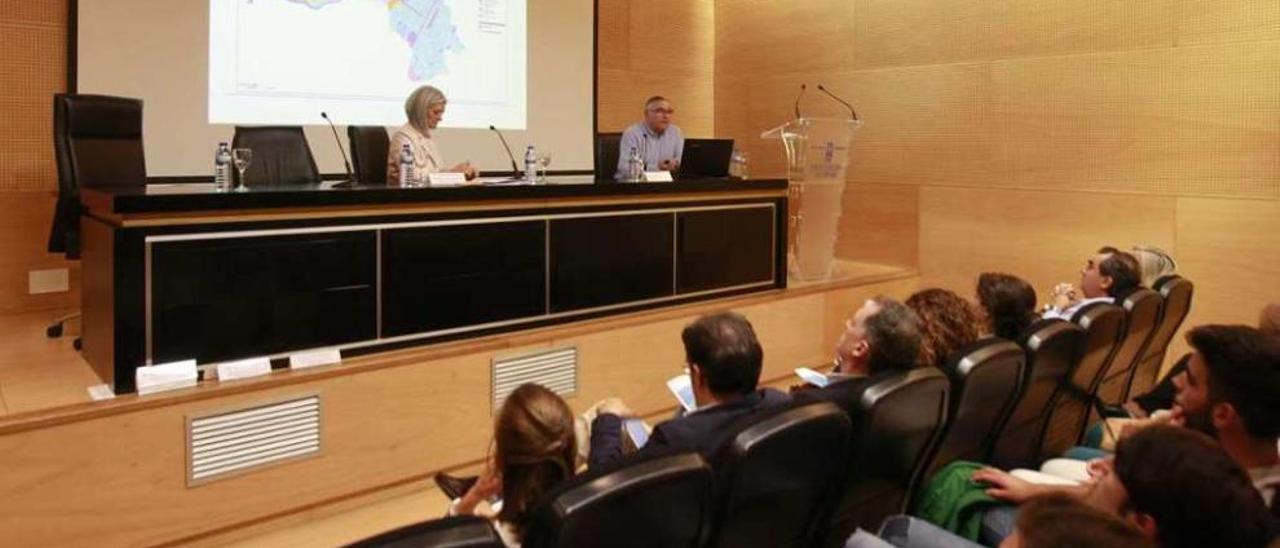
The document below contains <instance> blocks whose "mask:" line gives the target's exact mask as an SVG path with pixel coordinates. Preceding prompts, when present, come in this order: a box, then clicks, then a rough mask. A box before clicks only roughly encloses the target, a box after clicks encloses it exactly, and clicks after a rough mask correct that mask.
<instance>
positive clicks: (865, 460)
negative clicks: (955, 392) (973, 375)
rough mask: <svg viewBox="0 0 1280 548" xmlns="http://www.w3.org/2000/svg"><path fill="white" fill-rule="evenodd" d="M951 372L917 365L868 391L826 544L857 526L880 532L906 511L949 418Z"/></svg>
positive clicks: (861, 402)
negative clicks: (883, 524) (891, 517)
mask: <svg viewBox="0 0 1280 548" xmlns="http://www.w3.org/2000/svg"><path fill="white" fill-rule="evenodd" d="M950 388H951V383H950V381H948V380H947V377H946V375H943V374H942V372H941V371H938V370H937V369H936V368H933V367H926V368H919V369H913V370H911V371H908V372H905V373H899V374H896V375H893V376H891V377H889V378H886V379H884V380H882V381H879V382H877V383H875V384H873V385H871V386H869V387H867V389H866V390H865V391H863V393H862V396H861V397H860V398H859V401H858V406H859V413H858V415H857V416H854V417H853V446H852V447H851V449H850V458H849V464H848V466H847V467H846V473H847V477H846V479H845V485H844V490H843V493H842V495H841V497H840V501H839V502H838V503H837V504H836V505H835V509H834V511H833V512H832V515H831V519H830V521H829V524H828V527H827V530H826V532H825V534H824V535H823V538H824V539H825V540H824V542H823V543H822V544H823V545H825V546H842V545H844V541H845V540H846V539H848V538H849V535H850V534H852V533H853V531H854V530H856V529H857V528H858V527H862V528H863V529H867V530H871V531H873V530H875V528H876V527H878V526H879V525H880V522H881V521H884V518H885V517H887V516H889V515H892V514H897V513H901V512H903V511H904V510H905V509H906V505H907V503H908V502H909V499H910V496H909V495H910V493H911V492H912V491H913V490H914V489H915V487H916V485H917V483H919V481H920V476H921V475H922V474H923V468H924V464H925V460H926V457H927V456H928V454H929V452H930V451H931V450H932V449H933V445H934V444H935V443H937V440H938V437H939V434H940V433H941V431H942V428H943V426H944V425H945V424H946V420H947V393H948V391H949V390H950Z"/></svg>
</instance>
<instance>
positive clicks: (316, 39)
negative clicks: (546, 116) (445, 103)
mask: <svg viewBox="0 0 1280 548" xmlns="http://www.w3.org/2000/svg"><path fill="white" fill-rule="evenodd" d="M526 33H527V30H526V5H525V0H210V10H209V122H210V123H214V124H288V125H307V124H322V123H324V122H323V120H321V119H320V114H319V113H320V111H326V112H328V113H329V115H330V116H331V117H332V118H334V120H335V121H337V122H338V123H340V124H351V125H356V124H360V125H388V126H394V125H399V124H402V123H404V121H405V118H404V100H405V97H407V96H408V94H409V92H411V91H413V89H414V88H416V87H418V86H420V85H423V84H430V85H433V86H436V87H438V88H440V89H441V90H443V91H444V92H445V94H446V95H447V96H448V98H449V107H448V111H447V112H446V113H445V119H444V122H443V124H442V125H443V126H445V127H462V128H488V127H489V125H490V124H494V125H497V126H498V127H501V128H504V129H524V128H525V112H526V97H527V94H526V70H527V52H526V47H525V40H526Z"/></svg>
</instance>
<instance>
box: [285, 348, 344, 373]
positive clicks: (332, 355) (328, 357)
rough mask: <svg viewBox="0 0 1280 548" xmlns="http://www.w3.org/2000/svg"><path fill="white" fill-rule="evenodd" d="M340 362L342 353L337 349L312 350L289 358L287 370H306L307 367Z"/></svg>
mask: <svg viewBox="0 0 1280 548" xmlns="http://www.w3.org/2000/svg"><path fill="white" fill-rule="evenodd" d="M341 361H342V351H341V350H338V349H337V348H328V349H324V350H313V351H310V352H299V353H297V354H293V355H291V356H289V368H290V369H306V368H308V367H319V366H321V365H330V364H335V363H338V362H341Z"/></svg>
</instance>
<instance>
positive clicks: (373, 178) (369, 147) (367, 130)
mask: <svg viewBox="0 0 1280 548" xmlns="http://www.w3.org/2000/svg"><path fill="white" fill-rule="evenodd" d="M347 141H348V142H349V143H350V144H351V167H352V169H353V170H354V171H355V176H356V180H357V181H359V182H361V183H364V184H366V185H381V184H386V183H387V154H388V152H389V150H390V148H391V138H390V137H387V128H384V127H382V126H347Z"/></svg>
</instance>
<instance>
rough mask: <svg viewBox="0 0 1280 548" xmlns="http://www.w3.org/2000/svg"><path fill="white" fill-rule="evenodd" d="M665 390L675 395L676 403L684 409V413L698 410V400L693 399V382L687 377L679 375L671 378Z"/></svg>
mask: <svg viewBox="0 0 1280 548" xmlns="http://www.w3.org/2000/svg"><path fill="white" fill-rule="evenodd" d="M667 389H668V390H671V393H672V394H673V395H675V397H676V401H679V402H680V406H681V407H683V408H684V412H685V413H688V412H691V411H693V410H695V409H697V408H698V400H696V399H694V397H693V381H691V380H689V376H688V375H680V376H678V377H672V379H671V380H669V381H667Z"/></svg>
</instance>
